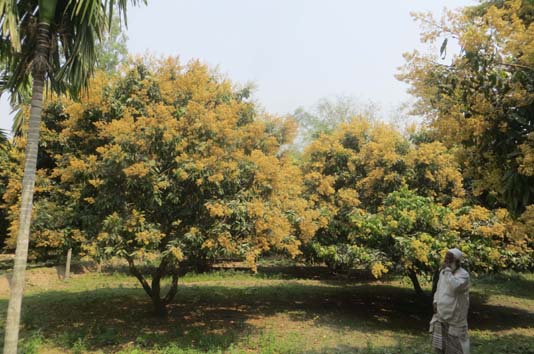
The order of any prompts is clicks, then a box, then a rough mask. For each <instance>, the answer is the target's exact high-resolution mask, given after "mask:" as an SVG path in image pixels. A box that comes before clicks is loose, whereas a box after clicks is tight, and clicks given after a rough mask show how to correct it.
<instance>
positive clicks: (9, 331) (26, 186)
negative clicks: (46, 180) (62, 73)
mask: <svg viewBox="0 0 534 354" xmlns="http://www.w3.org/2000/svg"><path fill="white" fill-rule="evenodd" d="M53 2H54V1H50V3H53ZM49 38H50V25H49V24H48V23H47V22H43V21H40V22H39V25H38V37H37V46H36V49H35V51H36V54H35V59H34V66H33V72H32V76H33V88H32V100H31V108H30V121H29V128H28V135H27V142H26V161H25V165H24V177H23V179H22V195H21V202H20V215H19V230H18V234H17V246H16V247H17V248H16V251H15V264H14V266H13V278H12V280H11V292H10V297H9V305H8V308H7V317H6V329H5V339H4V354H16V353H17V344H18V337H19V323H20V311H21V306H22V295H23V292H24V278H25V272H26V263H27V259H28V245H29V243H30V223H31V217H32V204H33V190H34V186H35V170H36V167H37V150H38V148H39V126H40V124H41V112H42V110H43V90H44V86H45V83H44V80H45V71H46V62H47V60H48V48H49V45H50V39H49Z"/></svg>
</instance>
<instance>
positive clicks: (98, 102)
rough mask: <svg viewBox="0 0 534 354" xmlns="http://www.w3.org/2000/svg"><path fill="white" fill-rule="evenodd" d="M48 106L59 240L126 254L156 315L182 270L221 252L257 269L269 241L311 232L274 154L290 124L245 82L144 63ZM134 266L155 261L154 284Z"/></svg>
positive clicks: (291, 244) (286, 169)
mask: <svg viewBox="0 0 534 354" xmlns="http://www.w3.org/2000/svg"><path fill="white" fill-rule="evenodd" d="M49 107H57V108H58V109H59V110H58V111H55V112H54V114H56V115H58V116H60V117H63V118H62V119H61V120H60V121H61V122H60V123H59V125H58V126H57V127H56V128H55V130H54V132H55V133H54V134H56V135H57V136H55V137H54V138H53V140H54V141H55V142H56V143H58V144H60V147H58V148H57V149H56V150H55V153H53V151H50V155H51V157H52V160H53V163H52V168H51V169H50V170H47V171H46V172H45V171H43V173H44V174H46V175H47V178H46V181H48V182H50V181H54V183H53V184H55V186H50V190H49V192H48V193H46V195H43V196H42V199H41V201H42V203H43V208H44V209H46V211H47V212H51V211H52V209H53V208H52V205H51V204H46V205H45V201H46V202H47V203H52V204H54V201H59V200H61V205H66V206H69V207H68V208H62V210H61V212H62V213H67V214H69V215H71V217H69V218H63V220H66V223H67V224H66V225H58V228H57V230H58V232H59V231H60V232H61V237H62V238H65V237H66V238H67V239H68V240H69V242H71V243H76V244H78V245H79V247H80V250H81V253H82V254H84V255H87V256H90V257H95V258H99V257H103V256H107V255H116V256H120V257H123V258H124V259H126V260H127V262H128V264H129V267H130V270H131V272H132V274H133V275H134V276H136V277H137V279H138V280H139V281H140V283H141V284H142V286H143V288H144V289H145V291H146V292H147V294H148V295H149V296H150V297H151V299H152V302H153V304H154V309H155V311H156V312H157V313H158V314H163V313H165V307H166V305H167V304H168V303H169V302H170V301H171V300H172V299H173V297H174V295H175V294H176V291H177V282H178V277H179V275H180V274H183V273H184V272H187V271H189V270H192V269H193V270H195V269H199V268H202V267H204V266H206V265H207V264H209V263H210V262H213V261H214V260H216V259H218V258H219V257H242V258H243V259H246V260H247V261H248V263H249V264H250V265H251V266H252V267H255V262H256V259H257V258H258V256H259V255H260V254H262V253H263V252H265V251H268V250H271V249H276V250H278V251H280V252H285V253H286V254H288V255H290V256H296V255H297V254H298V253H299V252H300V250H299V246H300V244H301V241H300V239H305V238H306V235H313V234H314V232H315V229H316V226H315V225H316V223H315V214H316V212H315V211H314V210H311V209H309V208H308V207H307V205H308V203H307V201H306V200H305V199H303V198H301V197H300V196H301V194H302V182H301V173H300V170H299V168H298V167H297V166H296V165H295V164H294V163H293V161H292V159H291V158H290V157H288V156H285V155H284V154H283V153H282V150H281V146H282V145H284V144H286V143H287V142H289V141H290V139H292V136H293V135H294V131H295V125H294V123H293V122H292V121H284V120H281V119H279V118H276V117H271V116H267V115H261V116H260V115H259V114H257V113H256V108H255V105H254V103H252V101H250V100H249V99H248V90H246V89H245V90H241V89H237V88H235V86H234V85H233V84H232V83H231V82H230V81H228V80H225V79H222V78H221V77H219V76H218V75H217V74H216V73H213V72H212V71H210V70H209V69H208V68H207V67H205V66H204V65H201V64H199V63H198V62H191V63H190V64H188V65H186V66H180V64H179V63H178V62H177V61H176V60H175V59H167V60H162V61H149V60H139V61H136V62H134V63H132V64H131V65H130V67H129V68H127V69H126V70H125V71H124V75H123V76H122V77H119V76H117V77H109V76H104V75H97V77H96V78H95V80H94V81H93V82H92V84H91V86H90V92H89V93H88V96H87V97H86V98H85V99H83V100H81V101H80V102H73V101H70V100H68V99H64V98H62V99H58V100H55V101H54V102H53V104H51V105H49ZM52 150H53V149H52ZM37 209H38V210H39V208H37ZM44 209H43V210H44ZM36 215H37V216H36V217H37V218H38V217H39V212H37V213H36ZM37 225H39V223H37ZM37 231H40V232H36V235H38V236H42V237H44V238H45V239H46V238H47V236H51V234H52V233H51V232H50V231H51V230H50V229H49V228H48V227H46V226H44V225H43V228H42V229H41V230H37ZM66 231H68V232H66ZM55 236H58V234H55ZM48 239H49V238H48ZM140 262H144V263H147V262H148V263H149V264H154V267H153V269H152V271H151V273H150V274H151V277H152V281H151V282H149V281H148V280H147V278H146V277H147V274H145V273H143V272H142V271H141V269H142V268H140V267H139V265H138V264H139V263H140ZM166 276H170V277H171V287H170V289H169V291H168V293H167V294H165V295H163V294H162V289H161V287H162V286H161V281H162V279H163V278H164V277H166Z"/></svg>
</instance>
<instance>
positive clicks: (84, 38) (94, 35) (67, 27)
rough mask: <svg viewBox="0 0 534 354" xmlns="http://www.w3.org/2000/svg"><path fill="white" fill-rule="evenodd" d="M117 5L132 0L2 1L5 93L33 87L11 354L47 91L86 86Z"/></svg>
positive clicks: (8, 341) (7, 347)
mask: <svg viewBox="0 0 534 354" xmlns="http://www.w3.org/2000/svg"><path fill="white" fill-rule="evenodd" d="M133 2H137V1H135V0H133ZM116 5H117V8H118V10H119V11H120V12H124V10H125V9H126V5H127V1H126V0H120V1H113V0H110V1H96V0H80V1H73V0H39V1H37V0H33V1H15V0H2V1H1V2H0V22H1V23H2V26H1V28H0V30H1V35H0V38H1V39H0V41H1V42H0V51H1V58H2V59H1V68H2V84H3V85H2V88H1V91H2V92H5V91H9V92H11V94H12V95H18V94H20V93H21V92H24V91H27V90H28V87H29V86H31V90H32V94H31V109H30V119H29V128H28V142H27V145H26V163H25V167H24V178H23V183H22V186H23V187H22V198H21V209H20V210H21V212H20V227H19V235H18V238H17V249H16V254H15V265H14V269H13V278H12V282H11V295H10V301H9V305H8V311H7V320H6V332H5V333H6V334H5V341H4V353H6V354H14V353H16V350H17V342H18V327H19V321H20V308H21V304H22V292H23V287H24V273H25V268H26V259H27V253H28V243H29V231H30V222H31V211H32V198H33V189H34V184H35V169H36V159H37V150H38V143H39V125H40V118H41V110H42V103H43V91H44V89H45V87H46V86H48V87H50V89H51V90H53V91H55V92H66V91H68V92H70V93H71V94H72V95H74V96H76V94H77V93H78V92H79V90H80V89H81V88H82V87H84V86H85V85H86V83H87V80H88V78H89V77H90V75H91V74H92V69H93V65H94V63H95V50H94V49H95V43H96V41H97V40H98V38H99V36H100V35H101V34H102V33H103V31H104V27H105V25H106V23H107V22H108V20H107V19H111V14H112V12H113V9H114V8H115V6H116Z"/></svg>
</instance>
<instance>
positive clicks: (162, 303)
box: [127, 258, 179, 317]
mask: <svg viewBox="0 0 534 354" xmlns="http://www.w3.org/2000/svg"><path fill="white" fill-rule="evenodd" d="M127 261H128V265H129V267H130V272H131V273H132V274H133V275H134V276H135V277H136V278H137V280H139V282H140V283H141V285H142V286H143V289H144V290H145V292H146V293H147V295H148V296H150V299H151V300H152V306H153V309H154V315H155V316H157V317H165V316H166V315H167V305H168V304H169V303H171V301H172V300H173V299H174V297H175V296H176V294H177V292H178V277H179V276H178V270H177V269H173V270H172V272H171V275H172V281H171V287H170V288H169V291H168V292H167V295H165V296H164V297H161V278H163V277H164V276H165V274H167V268H168V265H169V263H168V261H167V260H166V259H165V258H164V259H163V260H162V261H161V263H160V265H159V267H158V268H157V269H156V270H155V271H154V272H153V273H152V283H151V284H148V282H147V281H146V279H145V277H144V276H143V275H142V274H141V272H140V271H139V270H138V269H137V267H136V266H135V263H134V261H133V259H132V258H127Z"/></svg>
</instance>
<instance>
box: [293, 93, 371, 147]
mask: <svg viewBox="0 0 534 354" xmlns="http://www.w3.org/2000/svg"><path fill="white" fill-rule="evenodd" d="M379 111H380V107H379V106H378V105H377V104H376V103H374V102H367V103H362V102H360V101H358V100H357V99H355V98H353V97H350V96H338V97H336V98H335V99H329V98H323V99H320V100H319V101H318V102H317V103H316V104H315V105H314V106H313V107H312V108H311V109H309V110H307V109H305V108H303V107H299V108H297V110H295V112H294V113H293V115H292V116H293V117H294V119H295V120H296V121H297V122H298V124H299V132H298V136H297V140H296V143H297V144H298V145H299V147H304V146H305V145H307V144H309V143H310V142H311V141H312V140H313V139H315V138H317V137H318V136H319V135H320V134H321V133H329V132H331V131H332V130H334V129H335V128H336V127H337V126H339V125H340V124H342V123H350V122H351V121H352V120H353V119H355V118H361V117H365V118H366V119H371V120H376V119H377V118H378V113H379Z"/></svg>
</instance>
